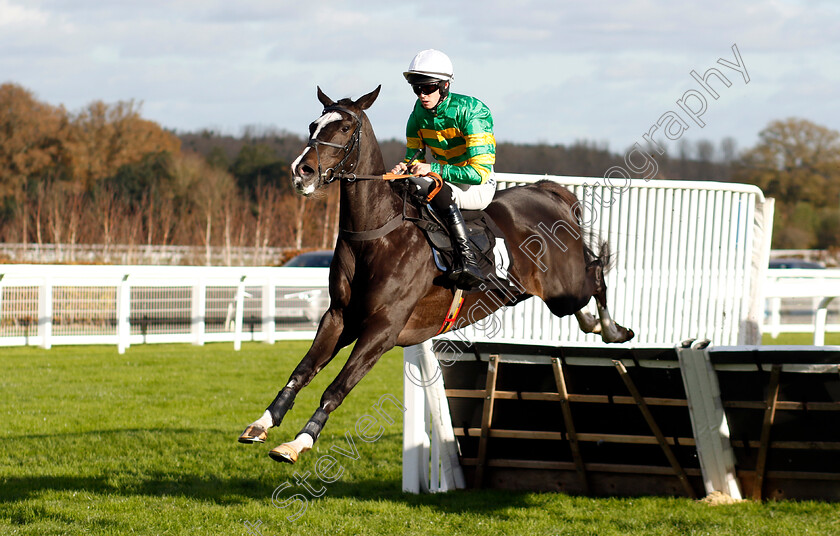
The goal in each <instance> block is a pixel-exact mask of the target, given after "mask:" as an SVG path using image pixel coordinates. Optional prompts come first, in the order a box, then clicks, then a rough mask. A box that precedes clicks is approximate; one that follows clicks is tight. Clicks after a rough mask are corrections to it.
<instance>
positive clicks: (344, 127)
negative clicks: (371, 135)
mask: <svg viewBox="0 0 840 536" xmlns="http://www.w3.org/2000/svg"><path fill="white" fill-rule="evenodd" d="M341 131H342V132H349V131H350V127H348V126H346V125H345V126H343V127H341Z"/></svg>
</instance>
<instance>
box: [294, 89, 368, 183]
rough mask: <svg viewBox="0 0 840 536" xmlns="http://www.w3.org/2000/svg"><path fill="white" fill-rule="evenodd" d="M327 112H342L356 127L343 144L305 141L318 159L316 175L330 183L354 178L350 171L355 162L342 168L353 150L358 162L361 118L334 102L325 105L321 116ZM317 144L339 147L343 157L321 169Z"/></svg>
mask: <svg viewBox="0 0 840 536" xmlns="http://www.w3.org/2000/svg"><path fill="white" fill-rule="evenodd" d="M328 112H344V113H346V114H347V115H349V116H350V117H352V118H353V119H355V120H356V128H355V129H354V130H353V135H352V136H350V139H349V140H347V143H345V144H344V145H341V144H338V143H332V142H329V141H321V140H319V139H317V138H309V143H307V146H308V147H314V148H315V157H316V158H317V159H318V176H319V177H320V178H321V179H323V180H324V184H330V183H331V182H333V181H336V180H338V179H350V180H355V179H357V178H358V177H357V176H356V175H355V174H354V173H352V172H351V170H352V169H353V167H354V166H355V165H356V162H354V163H351V164H350V165H349V169H348V170H344V166H345V164H347V160H348V159H349V158H350V155H351V154H352V153H353V150H354V149H355V151H356V161H357V162H358V159H359V155H360V154H361V151H362V146H361V143H359V141H360V139H361V135H362V118H361V117H359V116H358V114H356V113H355V112H353V111H352V110H348V109H347V108H345V107H344V106H339V105H337V104H334V105H332V106H327V107H326V108H324V112H323V113H322V114H321V116H322V117H323V116H324V114H326V113H328ZM319 145H326V146H327V147H333V148H335V149H341V150H342V151H344V157H343V158H342V159H341V161H340V162H339V163H338V164H336V165H334V166H333V167H330V168H327V169H326V170H322V169H321V153H320V152H319V151H318V146H319Z"/></svg>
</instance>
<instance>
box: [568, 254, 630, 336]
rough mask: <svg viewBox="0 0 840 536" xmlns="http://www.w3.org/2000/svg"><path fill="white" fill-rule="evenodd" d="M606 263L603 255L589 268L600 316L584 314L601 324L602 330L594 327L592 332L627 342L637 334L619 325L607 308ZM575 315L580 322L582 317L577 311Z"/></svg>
mask: <svg viewBox="0 0 840 536" xmlns="http://www.w3.org/2000/svg"><path fill="white" fill-rule="evenodd" d="M604 264H605V263H604V259H603V256H601V258H599V260H598V261H597V262H594V263H593V264H592V265H590V267H589V269H591V270H592V271H593V274H592V275H593V276H594V278H595V293H594V295H593V296H594V298H595V305H596V307H597V309H598V317H599V318H598V319H595V318H594V317H592V315H590V314H589V313H588V312H587V313H584V314H583V315H582V316H585V315H589V317H590V318H592V320H594V321H596V322H598V323H599V324H600V330H599V331H595V330H594V329H593V331H591V333H599V332H600V334H601V340H602V341H604V342H607V343H611V342H627V341H629V340H630V339H632V338H633V337H634V336H635V333H633V330H632V329H629V328H625V327H623V326H621V325H619V324H618V323H617V322H616V321H615V320H613V319H612V316H611V315H610V311H609V309H608V308H607V285H606V283H605V281H604ZM579 312H581V311H579ZM575 316H576V317H577V318H578V322H580V317H579V316H578V314H577V313H575ZM581 329H583V325H581ZM584 331H586V330H584Z"/></svg>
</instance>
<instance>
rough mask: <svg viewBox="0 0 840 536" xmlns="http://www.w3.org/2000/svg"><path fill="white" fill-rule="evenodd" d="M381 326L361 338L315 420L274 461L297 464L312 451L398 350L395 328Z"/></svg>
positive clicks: (278, 449) (273, 454)
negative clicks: (339, 411)
mask: <svg viewBox="0 0 840 536" xmlns="http://www.w3.org/2000/svg"><path fill="white" fill-rule="evenodd" d="M379 325H380V326H382V327H377V328H368V329H367V330H366V332H365V333H364V334H363V335H362V336H361V337H359V340H358V342H356V346H355V347H354V348H353V351H352V352H351V353H350V357H349V358H348V359H347V363H345V365H344V368H342V369H341V372H339V373H338V376H336V378H335V380H333V382H332V383H331V384H330V386H329V387H328V388H327V390H326V391H324V394H323V396H322V397H321V406H320V407H319V408H318V409H317V410H315V413H314V414H313V415H312V418H311V419H309V422H307V423H306V425H305V426H304V427H303V429H301V431H300V433H298V435H297V436H296V437H295V440H294V441H290V442H288V443H283V444H282V445H279V446H277V447H275V448H274V449H272V450H271V452H269V456H271V458H272V459H273V460H276V461H279V462H286V463H295V462H296V461H297V459H298V457H299V456H300V454H302V453H304V452H306V451H307V450H309V449H311V448H312V445H313V444H314V443H315V441H317V440H318V437H319V436H320V435H321V430H322V429H323V428H324V424H325V423H326V422H327V419H328V418H329V416H330V413H332V412H333V411H334V410H335V409H336V408H337V407H338V406H339V405H341V403H342V402H343V401H344V398H345V397H346V396H347V395H348V394H349V393H350V391H351V390H352V389H353V387H355V386H356V384H357V383H359V381H361V379H362V378H364V377H365V374H367V373H368V372H369V371H370V369H372V368H373V366H374V365H375V364H376V363H377V361H379V358H380V357H382V354H384V353H385V352H387V351H388V350H390V349H391V348H393V347H394V345H395V344H396V340H397V337H396V334H395V333H393V332H394V331H396V332H397V333H398V332H399V330H392V329H388V328H389V327H393V326H387V325H386V324H379Z"/></svg>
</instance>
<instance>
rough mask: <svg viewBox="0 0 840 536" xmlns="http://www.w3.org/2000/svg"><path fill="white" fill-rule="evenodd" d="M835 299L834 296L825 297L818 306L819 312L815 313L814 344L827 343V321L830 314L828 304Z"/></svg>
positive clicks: (821, 344) (822, 344)
mask: <svg viewBox="0 0 840 536" xmlns="http://www.w3.org/2000/svg"><path fill="white" fill-rule="evenodd" d="M833 299H834V296H830V297H828V298H823V299H822V300H821V301H820V304H819V306H818V307H817V312H816V314H815V315H814V346H824V345H825V321H826V317H827V316H828V304H829V303H831V301H832V300H833Z"/></svg>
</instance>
